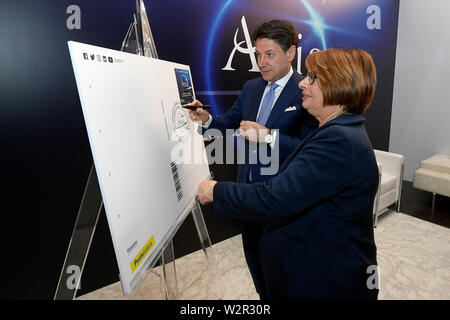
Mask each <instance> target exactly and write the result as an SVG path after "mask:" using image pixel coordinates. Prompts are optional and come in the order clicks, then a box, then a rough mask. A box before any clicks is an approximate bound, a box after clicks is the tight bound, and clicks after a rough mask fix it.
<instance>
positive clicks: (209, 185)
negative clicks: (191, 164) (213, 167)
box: [197, 180, 217, 204]
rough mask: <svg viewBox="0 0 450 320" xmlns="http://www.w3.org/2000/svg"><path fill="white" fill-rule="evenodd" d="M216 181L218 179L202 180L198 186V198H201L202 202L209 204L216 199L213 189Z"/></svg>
mask: <svg viewBox="0 0 450 320" xmlns="http://www.w3.org/2000/svg"><path fill="white" fill-rule="evenodd" d="M216 183H217V181H214V180H207V181H202V182H200V185H199V186H198V193H197V198H198V199H199V200H200V203H201V204H208V203H211V202H213V201H214V199H213V195H214V193H213V191H214V186H215V184H216Z"/></svg>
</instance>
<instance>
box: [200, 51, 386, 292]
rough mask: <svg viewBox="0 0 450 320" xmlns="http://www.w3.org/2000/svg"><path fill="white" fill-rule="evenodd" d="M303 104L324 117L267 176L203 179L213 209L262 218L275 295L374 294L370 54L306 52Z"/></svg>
mask: <svg viewBox="0 0 450 320" xmlns="http://www.w3.org/2000/svg"><path fill="white" fill-rule="evenodd" d="M306 67H307V68H308V70H309V73H308V75H307V77H306V78H305V79H303V80H302V81H301V82H300V83H299V87H300V88H301V89H302V90H303V98H302V99H303V102H302V105H303V107H304V108H305V109H306V110H307V111H308V112H309V113H310V114H311V115H313V116H314V117H315V118H316V119H317V120H318V122H319V128H318V129H316V130H315V131H313V132H312V133H310V134H309V136H307V137H306V138H305V139H304V141H303V142H302V143H301V144H300V145H299V146H298V148H297V149H296V150H295V151H294V152H293V153H292V154H291V155H290V156H289V157H288V158H287V159H286V161H285V162H284V163H283V165H282V166H281V167H280V170H279V174H278V175H277V176H276V177H274V178H272V179H271V180H269V181H266V182H264V183H255V184H252V185H250V184H235V183H231V182H216V181H204V182H202V183H201V184H200V186H199V189H198V198H199V200H200V202H201V203H203V204H206V203H209V202H214V211H215V213H216V214H218V215H220V216H224V217H229V218H236V219H241V220H246V221H260V222H265V223H266V224H267V227H266V228H265V229H264V232H263V235H262V237H261V242H260V247H259V250H260V256H261V265H262V266H263V273H264V281H265V286H266V290H267V295H268V298H269V299H376V298H377V296H378V286H377V284H378V281H377V276H378V275H377V274H376V272H377V266H376V265H377V260H376V246H375V242H374V234H373V222H372V209H373V201H374V197H375V194H376V190H377V186H378V168H377V164H376V160H375V155H374V152H373V149H372V146H371V143H370V141H369V138H368V136H367V133H366V129H365V127H364V118H363V117H362V114H363V113H364V112H365V111H366V110H367V108H368V107H369V105H370V103H371V101H372V98H373V96H374V92H375V87H376V70H375V65H374V63H373V60H372V57H371V56H370V55H369V54H368V53H367V52H366V51H363V50H354V49H328V50H324V51H318V52H314V53H312V54H310V55H309V56H308V58H307V59H306Z"/></svg>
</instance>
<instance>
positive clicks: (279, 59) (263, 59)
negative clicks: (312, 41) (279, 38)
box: [255, 38, 296, 82]
mask: <svg viewBox="0 0 450 320" xmlns="http://www.w3.org/2000/svg"><path fill="white" fill-rule="evenodd" d="M295 51H296V48H295V46H291V47H290V48H289V49H288V51H286V52H285V51H283V49H282V48H281V47H280V46H279V45H278V43H276V42H275V41H274V40H272V39H267V38H261V39H258V40H256V50H255V54H256V58H257V59H258V67H259V71H260V72H261V75H262V77H263V79H264V80H266V81H270V82H275V81H277V80H279V79H281V78H283V77H284V76H285V75H286V74H287V73H288V72H289V70H290V69H291V63H292V60H293V59H294V57H295Z"/></svg>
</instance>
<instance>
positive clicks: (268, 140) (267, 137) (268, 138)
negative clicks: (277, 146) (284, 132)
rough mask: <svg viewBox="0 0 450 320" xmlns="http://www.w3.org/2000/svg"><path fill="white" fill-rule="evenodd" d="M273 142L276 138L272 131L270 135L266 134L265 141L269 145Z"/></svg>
mask: <svg viewBox="0 0 450 320" xmlns="http://www.w3.org/2000/svg"><path fill="white" fill-rule="evenodd" d="M273 140H274V137H273V134H272V130H270V131H269V133H268V134H266V136H265V138H264V141H265V142H266V143H267V144H271V143H272V142H273Z"/></svg>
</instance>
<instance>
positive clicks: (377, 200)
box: [373, 173, 381, 228]
mask: <svg viewBox="0 0 450 320" xmlns="http://www.w3.org/2000/svg"><path fill="white" fill-rule="evenodd" d="M378 178H379V180H378V190H377V195H376V197H375V214H374V221H373V227H374V228H376V227H377V223H378V204H379V202H380V190H381V173H379V174H378Z"/></svg>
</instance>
